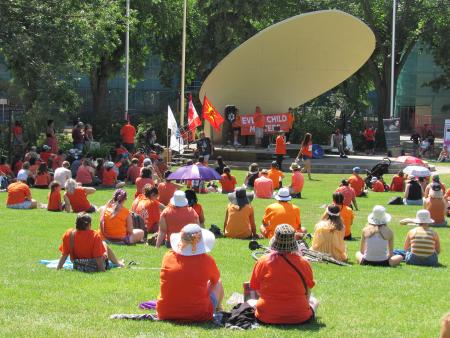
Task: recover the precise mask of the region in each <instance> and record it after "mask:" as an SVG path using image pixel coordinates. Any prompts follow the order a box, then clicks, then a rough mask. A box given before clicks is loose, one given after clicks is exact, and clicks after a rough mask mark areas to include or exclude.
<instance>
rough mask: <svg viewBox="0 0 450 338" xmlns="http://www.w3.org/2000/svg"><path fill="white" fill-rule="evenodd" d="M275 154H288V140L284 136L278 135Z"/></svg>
mask: <svg viewBox="0 0 450 338" xmlns="http://www.w3.org/2000/svg"><path fill="white" fill-rule="evenodd" d="M275 154H277V155H286V140H285V139H284V136H281V135H278V136H277V139H276V140H275Z"/></svg>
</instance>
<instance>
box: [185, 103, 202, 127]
mask: <svg viewBox="0 0 450 338" xmlns="http://www.w3.org/2000/svg"><path fill="white" fill-rule="evenodd" d="M188 125H189V130H194V129H195V128H197V127H199V126H201V125H202V121H201V120H200V117H199V116H198V114H197V111H196V110H195V107H194V104H193V103H192V95H191V94H189V109H188Z"/></svg>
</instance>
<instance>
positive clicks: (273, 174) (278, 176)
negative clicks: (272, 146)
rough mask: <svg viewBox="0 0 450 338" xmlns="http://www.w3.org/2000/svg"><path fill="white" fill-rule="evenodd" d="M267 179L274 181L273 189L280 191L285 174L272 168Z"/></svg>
mask: <svg viewBox="0 0 450 338" xmlns="http://www.w3.org/2000/svg"><path fill="white" fill-rule="evenodd" d="M267 177H268V178H270V179H271V180H272V182H273V188H274V189H278V188H279V187H280V182H281V180H282V179H283V178H284V174H283V172H282V171H280V170H278V169H275V168H272V169H270V170H269V172H268V174H267Z"/></svg>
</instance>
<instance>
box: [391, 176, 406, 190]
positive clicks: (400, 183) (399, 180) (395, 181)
mask: <svg viewBox="0 0 450 338" xmlns="http://www.w3.org/2000/svg"><path fill="white" fill-rule="evenodd" d="M390 190H391V191H398V192H403V191H405V179H404V178H403V177H401V176H398V175H395V176H394V177H392V182H391V187H390Z"/></svg>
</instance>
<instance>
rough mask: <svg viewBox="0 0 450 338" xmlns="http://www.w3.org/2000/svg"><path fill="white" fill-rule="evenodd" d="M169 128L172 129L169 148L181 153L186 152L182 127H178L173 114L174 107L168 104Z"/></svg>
mask: <svg viewBox="0 0 450 338" xmlns="http://www.w3.org/2000/svg"><path fill="white" fill-rule="evenodd" d="M167 129H170V143H169V148H170V149H171V150H174V151H177V152H179V153H180V154H183V153H184V144H183V138H182V137H181V133H180V129H178V124H177V121H176V120H175V116H173V112H172V109H170V106H167Z"/></svg>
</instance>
